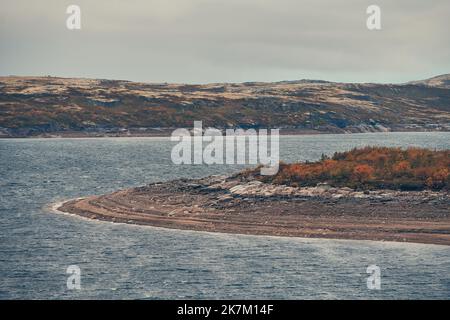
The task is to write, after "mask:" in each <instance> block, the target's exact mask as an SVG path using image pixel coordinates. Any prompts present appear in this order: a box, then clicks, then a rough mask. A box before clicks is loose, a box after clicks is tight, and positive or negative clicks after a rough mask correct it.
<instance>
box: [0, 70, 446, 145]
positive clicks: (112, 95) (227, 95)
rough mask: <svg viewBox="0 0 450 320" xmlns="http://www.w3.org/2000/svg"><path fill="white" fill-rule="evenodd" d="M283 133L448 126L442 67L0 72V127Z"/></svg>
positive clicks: (23, 131) (40, 131) (20, 130)
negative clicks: (265, 72) (90, 75)
mask: <svg viewBox="0 0 450 320" xmlns="http://www.w3.org/2000/svg"><path fill="white" fill-rule="evenodd" d="M195 120H201V121H203V124H204V127H207V126H211V127H216V128H222V129H225V128H236V127H241V128H280V129H281V130H282V133H283V132H285V133H290V132H292V133H310V132H324V133H349V132H372V131H430V130H433V131H436V130H441V131H450V75H449V74H445V75H440V76H437V77H433V78H430V79H426V80H421V81H412V82H408V83H405V84H374V83H335V82H327V81H322V80H298V81H281V82H273V83H262V82H246V83H214V84H198V85H196V84H166V83H159V84H155V83H139V82H131V81H124V80H106V79H78V78H58V77H16V76H9V77H0V136H3V137H27V136H36V135H60V134H62V135H64V134H73V135H126V134H136V135H153V134H156V133H158V132H164V131H165V130H166V132H169V130H170V129H172V128H179V127H187V128H191V127H192V126H193V121H195Z"/></svg>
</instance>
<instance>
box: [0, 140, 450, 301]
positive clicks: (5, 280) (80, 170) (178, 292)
mask: <svg viewBox="0 0 450 320" xmlns="http://www.w3.org/2000/svg"><path fill="white" fill-rule="evenodd" d="M375 144H377V145H389V146H407V145H408V146H409V145H414V146H422V147H429V148H436V149H449V148H450V134H449V133H388V134H381V133H378V134H354V135H314V136H298V137H282V138H281V146H280V147H281V158H282V160H284V161H297V160H315V159H318V158H319V157H320V156H321V154H322V153H327V154H331V153H333V152H334V151H342V150H347V149H349V148H352V147H356V146H364V145H375ZM171 147H172V144H171V143H170V142H169V141H168V139H165V138H129V139H128V138H105V139H51V140H48V139H28V140H20V139H11V140H0V298H3V299H13V298H32V299H45V298H51V299H53V298H64V299H72V298H100V299H110V298H119V299H136V298H150V299H152V298H153V299H167V298H200V299H201V298H235V299H240V298H277V299H279V298H280V299H284V298H290V299H296V298H321V299H322V298H324V299H329V298H339V299H345V298H374V299H378V298H389V299H409V298H439V299H448V298H450V248H449V247H446V246H435V245H421V244H403V243H387V242H386V243H383V242H371V241H335V240H321V239H298V238H296V239H295V238H277V237H259V236H242V235H227V234H212V233H201V232H191V231H178V230H166V229H159V228H152V227H139V226H131V225H120V224H112V223H108V222H94V221H87V220H84V219H80V218H77V217H73V216H68V215H62V214H55V213H53V212H51V210H50V208H49V205H50V204H52V203H55V202H57V201H61V200H64V199H69V198H74V197H78V196H85V195H89V194H101V193H105V192H110V191H113V190H116V189H120V188H124V187H131V186H138V185H143V184H146V183H149V182H154V181H161V180H168V179H173V178H178V177H201V176H206V175H209V174H218V173H230V172H233V171H236V170H239V167H235V166H234V167H233V166H225V165H215V166H205V165H197V166H193V165H192V166H189V165H185V166H177V165H173V164H172V163H171V161H170V151H171ZM73 264H75V265H78V266H79V267H80V268H81V272H82V274H81V287H82V289H81V290H68V289H67V287H66V280H67V276H68V275H67V274H66V268H67V267H68V266H69V265H73ZM371 264H376V265H378V266H379V267H380V268H381V281H382V285H381V290H368V289H367V286H366V279H367V276H368V275H367V274H366V268H367V266H368V265H371Z"/></svg>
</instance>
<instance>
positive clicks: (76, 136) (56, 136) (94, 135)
mask: <svg viewBox="0 0 450 320" xmlns="http://www.w3.org/2000/svg"><path fill="white" fill-rule="evenodd" d="M173 130H175V129H173ZM173 130H170V131H169V130H167V131H164V133H161V134H158V133H155V134H153V133H152V134H134V133H133V134H100V133H92V134H86V133H81V132H80V133H78V132H77V133H51V134H50V133H49V134H41V135H27V136H2V135H0V140H10V139H11V140H12V139H22V140H27V139H29V140H34V139H49V140H51V139H99V138H170V137H171V133H172V131H173ZM255 130H258V129H255ZM389 133H395V134H399V133H404V134H407V133H423V134H430V133H447V134H448V133H450V131H445V130H429V131H422V130H411V131H406V130H398V131H368V132H326V131H314V130H311V131H292V130H283V129H280V132H279V135H280V136H285V137H289V136H292V137H296V136H323V135H353V134H355V135H360V134H361V135H362V134H389Z"/></svg>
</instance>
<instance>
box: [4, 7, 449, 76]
mask: <svg viewBox="0 0 450 320" xmlns="http://www.w3.org/2000/svg"><path fill="white" fill-rule="evenodd" d="M0 2H1V7H2V10H1V11H0V54H1V56H2V59H1V60H0V72H1V73H2V74H4V75H5V74H22V75H36V74H53V75H59V76H84V77H100V78H120V79H130V80H138V81H156V82H162V81H167V82H222V81H227V82H228V81H231V82H234V81H236V82H239V81H253V80H259V81H277V80H291V79H299V78H321V79H325V80H334V81H366V82H367V81H374V82H375V81H376V82H402V81H407V80H412V79H420V78H426V77H429V76H432V75H435V74H440V73H448V72H450V59H449V58H450V43H449V42H448V41H447V40H446V39H447V37H448V34H447V33H448V30H450V22H449V21H450V20H449V17H448V14H449V12H450V3H449V2H448V1H446V0H442V1H440V0H435V1H426V2H425V1H421V0H398V1H389V0H380V1H379V0H375V1H367V0H347V1H333V0H319V1H317V0H316V1H313V0H307V1H299V0H239V1H238V0H156V1H143V0H142V1H141V0H134V1H118V0H96V1H88V0H78V1H58V0H53V1H52V0H41V1H33V2H30V1H24V0H0ZM373 3H375V4H378V5H379V6H380V7H381V9H382V30H381V31H369V30H367V29H366V27H365V20H366V14H365V9H366V8H367V6H368V5H369V4H373ZM69 4H78V5H80V7H81V10H82V30H80V31H69V30H67V29H66V28H65V19H66V17H67V15H66V14H65V8H66V7H67V6H68V5H69Z"/></svg>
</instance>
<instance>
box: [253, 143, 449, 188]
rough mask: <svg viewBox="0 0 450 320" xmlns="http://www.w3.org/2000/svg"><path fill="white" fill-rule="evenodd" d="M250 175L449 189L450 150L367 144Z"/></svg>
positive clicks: (292, 181) (307, 182)
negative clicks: (310, 160)
mask: <svg viewBox="0 0 450 320" xmlns="http://www.w3.org/2000/svg"><path fill="white" fill-rule="evenodd" d="M248 174H252V175H254V176H256V177H257V178H258V179H260V180H262V181H266V182H273V183H277V184H285V185H293V186H316V185H317V184H318V183H328V184H330V185H331V186H335V187H344V186H347V187H351V188H354V189H400V190H423V189H433V190H449V189H450V150H442V151H433V150H429V149H422V148H408V149H401V148H390V147H365V148H361V149H353V150H351V151H347V152H337V153H335V154H334V155H333V156H332V157H331V158H328V157H326V156H323V157H322V159H321V160H320V161H317V162H307V163H294V164H284V163H282V164H280V169H279V171H278V173H277V174H276V175H274V176H258V174H257V171H248Z"/></svg>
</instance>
